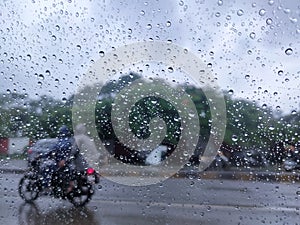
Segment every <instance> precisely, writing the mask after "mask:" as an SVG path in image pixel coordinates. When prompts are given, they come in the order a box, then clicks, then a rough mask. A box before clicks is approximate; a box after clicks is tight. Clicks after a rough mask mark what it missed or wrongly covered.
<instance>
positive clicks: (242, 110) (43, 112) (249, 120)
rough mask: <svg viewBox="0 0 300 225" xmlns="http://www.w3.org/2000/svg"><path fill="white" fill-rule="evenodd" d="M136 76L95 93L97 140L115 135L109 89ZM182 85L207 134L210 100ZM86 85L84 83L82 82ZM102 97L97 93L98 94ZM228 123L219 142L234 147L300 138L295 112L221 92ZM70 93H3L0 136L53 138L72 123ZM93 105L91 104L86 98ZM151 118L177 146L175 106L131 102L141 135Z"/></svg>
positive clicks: (136, 130)
mask: <svg viewBox="0 0 300 225" xmlns="http://www.w3.org/2000/svg"><path fill="white" fill-rule="evenodd" d="M138 78H140V76H139V75H137V74H130V75H128V76H123V77H120V78H119V79H118V80H113V81H110V82H108V83H107V84H106V85H104V87H103V88H102V90H101V92H99V99H97V102H96V111H95V115H96V118H95V119H96V125H97V130H98V133H99V136H100V137H101V138H102V139H115V138H116V137H115V134H114V130H113V127H112V124H111V118H110V116H111V109H112V104H113V101H114V95H113V93H117V92H118V91H120V90H121V89H122V88H124V87H125V86H126V85H127V84H129V83H130V82H132V81H133V80H135V79H138ZM178 85H181V86H182V88H184V89H185V91H186V93H187V94H189V95H190V96H191V98H192V100H193V102H194V103H195V106H196V109H197V112H198V118H199V121H200V126H201V129H200V131H199V136H200V137H201V138H204V139H207V138H208V137H209V134H210V129H211V127H210V126H211V115H210V108H209V102H208V100H207V98H206V96H205V94H204V92H203V90H202V89H200V88H197V87H195V86H192V85H186V84H178ZM86 88H89V87H86ZM101 96H102V97H101ZM224 97H225V102H226V112H227V122H226V132H225V137H224V143H226V144H227V145H230V146H233V147H236V148H260V149H267V148H269V146H271V145H273V144H274V143H276V142H278V141H288V140H289V141H293V142H298V141H299V125H300V124H299V123H300V122H299V121H300V120H299V119H300V118H299V117H300V114H299V112H292V113H290V114H288V115H283V114H282V113H274V110H273V109H272V108H270V107H266V106H259V105H258V104H257V102H254V101H249V100H245V99H237V98H234V97H232V95H230V94H228V93H224ZM73 99H74V96H71V97H70V98H69V99H67V101H62V100H57V99H54V98H52V97H51V96H47V95H44V96H40V97H39V98H38V99H31V98H29V96H28V95H26V94H18V93H2V94H1V95H0V105H1V108H0V137H18V136H26V137H30V138H32V139H33V140H36V139H41V138H48V137H56V136H57V130H58V128H59V127H60V126H61V125H63V124H66V125H67V126H69V127H70V128H71V127H72V105H73ZM91 104H95V103H91ZM154 117H160V118H162V119H163V120H164V122H165V124H166V127H167V134H166V137H165V141H166V142H167V143H169V144H172V145H176V143H177V141H178V140H179V138H180V118H179V115H178V112H177V111H176V108H175V107H174V106H173V105H172V104H170V103H169V102H167V101H166V100H164V99H161V98H157V97H151V96H150V97H147V98H144V99H143V100H141V101H139V102H137V103H136V105H135V106H134V108H133V109H132V110H131V112H130V115H129V118H130V126H131V130H132V132H134V133H135V135H137V136H138V137H140V138H147V137H148V136H149V135H150V133H149V126H148V125H149V122H150V120H151V119H152V118H154Z"/></svg>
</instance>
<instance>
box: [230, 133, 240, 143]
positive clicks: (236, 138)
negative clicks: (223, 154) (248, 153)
mask: <svg viewBox="0 0 300 225" xmlns="http://www.w3.org/2000/svg"><path fill="white" fill-rule="evenodd" d="M231 140H232V141H234V142H236V141H237V140H238V136H237V135H235V134H234V135H232V136H231Z"/></svg>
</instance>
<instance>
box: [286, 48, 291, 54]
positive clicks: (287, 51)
mask: <svg viewBox="0 0 300 225" xmlns="http://www.w3.org/2000/svg"><path fill="white" fill-rule="evenodd" d="M285 54H286V55H291V54H293V49H291V48H287V49H286V50H285Z"/></svg>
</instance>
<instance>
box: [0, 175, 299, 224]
mask: <svg viewBox="0 0 300 225" xmlns="http://www.w3.org/2000/svg"><path fill="white" fill-rule="evenodd" d="M21 176H22V175H21V174H9V173H5V174H1V175H0V215H1V216H0V224H7V225H10V224H11V225H18V224H22V225H23V224H38V225H42V224H51V225H52V224H55V225H59V224H76V225H77V224H78V225H79V224H80V225H82V224H90V225H93V224H105V225H110V224H114V225H115V224H121V225H123V224H124V225H125V224H126V225H127V224H130V225H132V224H143V225H148V224H175V225H176V224H188V225H190V224H197V225H198V224H222V225H224V224H251V225H252V224H299V213H300V200H299V198H300V197H299V196H300V185H299V184H297V183H288V182H286V183H285V182H257V181H256V182H254V181H239V180H222V179H209V180H205V179H183V178H171V179H168V180H166V181H164V182H163V183H160V184H157V185H151V186H145V187H130V186H124V185H119V184H115V183H113V182H111V181H108V180H106V179H102V180H101V184H100V185H98V186H97V190H96V193H95V195H94V196H93V200H92V201H91V202H90V203H89V204H88V205H87V207H85V208H81V209H75V208H74V207H73V206H72V205H71V204H70V203H68V202H67V201H63V200H58V199H51V198H50V197H47V196H44V197H41V198H39V199H38V200H37V201H36V203H35V204H24V202H23V200H22V199H21V198H20V197H19V196H18V192H17V184H18V181H19V179H20V178H21ZM128 179H130V177H128ZM298 195H299V196H298Z"/></svg>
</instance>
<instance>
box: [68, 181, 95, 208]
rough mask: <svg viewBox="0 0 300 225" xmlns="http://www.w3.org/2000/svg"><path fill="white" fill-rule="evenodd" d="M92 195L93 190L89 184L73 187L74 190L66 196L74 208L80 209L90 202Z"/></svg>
mask: <svg viewBox="0 0 300 225" xmlns="http://www.w3.org/2000/svg"><path fill="white" fill-rule="evenodd" d="M93 194H94V189H93V186H92V185H91V184H85V185H80V186H76V185H75V187H74V189H73V190H72V191H71V192H70V193H69V194H68V199H69V201H70V202H71V203H72V204H73V205H74V206H75V207H82V206H84V205H86V204H87V203H88V202H89V201H90V200H91V198H92V196H93Z"/></svg>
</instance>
